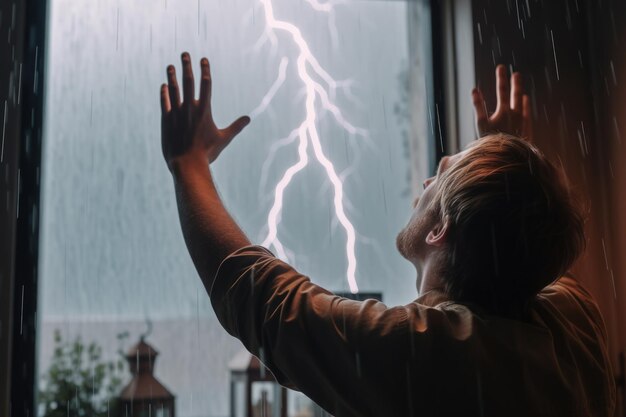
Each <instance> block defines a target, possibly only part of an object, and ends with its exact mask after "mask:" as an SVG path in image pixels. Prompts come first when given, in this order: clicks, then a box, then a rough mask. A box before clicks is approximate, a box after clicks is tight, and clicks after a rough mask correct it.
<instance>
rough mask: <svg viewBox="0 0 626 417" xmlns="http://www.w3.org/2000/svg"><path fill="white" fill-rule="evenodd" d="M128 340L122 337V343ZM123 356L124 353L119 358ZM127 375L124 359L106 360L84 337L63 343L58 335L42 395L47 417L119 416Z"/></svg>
mask: <svg viewBox="0 0 626 417" xmlns="http://www.w3.org/2000/svg"><path fill="white" fill-rule="evenodd" d="M127 336H128V334H127V333H122V334H120V335H118V340H119V341H120V343H121V342H122V341H123V339H125V338H126V337H127ZM119 353H121V349H120V350H119V351H118V354H119ZM123 371H124V361H123V360H122V355H119V358H118V359H117V360H116V361H110V362H105V361H104V360H102V348H101V347H100V346H98V345H97V344H96V343H93V342H92V343H90V344H89V345H86V344H84V343H83V342H82V340H81V339H80V337H76V339H74V340H73V341H67V340H63V339H62V338H61V333H60V332H59V330H55V332H54V353H53V356H52V361H51V363H50V367H49V368H48V370H47V372H46V374H45V375H44V376H43V382H44V384H43V388H42V389H41V390H40V391H39V398H38V401H39V410H40V415H41V416H43V417H67V416H89V417H91V416H109V415H111V416H112V415H115V413H114V410H115V408H116V398H117V395H118V394H119V389H120V385H121V383H122V380H121V379H120V376H119V375H122V373H123Z"/></svg>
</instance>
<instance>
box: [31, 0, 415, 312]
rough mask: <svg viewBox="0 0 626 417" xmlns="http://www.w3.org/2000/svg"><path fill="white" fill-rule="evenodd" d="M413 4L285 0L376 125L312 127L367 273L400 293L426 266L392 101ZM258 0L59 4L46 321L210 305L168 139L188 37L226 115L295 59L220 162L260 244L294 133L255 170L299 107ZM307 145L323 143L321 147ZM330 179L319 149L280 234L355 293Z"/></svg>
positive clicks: (289, 195) (52, 51)
mask: <svg viewBox="0 0 626 417" xmlns="http://www.w3.org/2000/svg"><path fill="white" fill-rule="evenodd" d="M405 10H406V4H405V3H404V2H375V1H358V2H357V1H353V2H349V3H346V4H340V5H337V6H336V18H335V22H336V28H337V32H336V33H337V37H336V40H337V42H336V47H334V41H333V35H332V31H331V30H329V14H327V13H324V12H317V11H314V10H313V9H312V8H311V6H310V5H309V4H308V3H307V2H305V1H304V0H303V1H298V0H274V12H275V15H276V18H278V19H282V20H288V21H291V22H293V23H294V24H297V25H298V26H299V27H300V28H301V30H302V34H303V36H304V38H305V39H306V40H307V42H309V46H310V48H311V51H312V52H313V54H315V56H316V57H317V58H318V60H319V62H320V64H321V65H322V66H323V67H324V68H325V69H326V70H327V71H328V72H329V74H331V75H332V76H333V77H334V78H335V79H337V80H346V79H350V80H352V81H353V87H352V89H351V94H352V96H353V97H352V98H351V97H350V96H349V95H348V94H344V92H343V91H341V90H339V91H338V92H337V98H336V103H337V105H338V106H339V107H340V108H341V110H342V112H343V114H344V115H345V117H346V118H347V119H348V120H349V121H350V122H351V123H352V124H353V125H355V126H359V127H362V128H364V129H367V131H368V132H369V136H368V139H364V138H362V137H358V136H351V135H348V134H346V133H345V132H344V131H343V130H342V129H341V128H340V127H339V126H338V125H337V123H336V122H335V121H334V119H333V118H332V117H331V116H330V114H329V113H323V112H321V109H319V108H318V110H320V115H321V116H320V119H319V124H318V129H319V132H320V135H321V142H322V145H323V147H324V149H325V151H326V154H327V156H328V157H329V159H330V160H331V161H333V163H334V164H335V166H336V168H337V171H338V172H344V173H345V172H348V171H346V170H348V168H350V171H349V172H351V173H350V175H348V176H347V177H346V178H345V181H344V186H345V194H346V197H347V200H346V207H347V210H346V211H347V215H348V218H349V219H350V220H351V221H352V222H353V223H354V226H355V228H356V230H357V232H358V234H359V237H358V238H357V245H356V256H357V261H358V265H357V274H356V275H357V280H358V284H359V286H360V289H361V290H362V291H382V292H383V293H384V299H385V301H386V302H387V303H389V304H398V303H407V302H410V301H412V300H413V299H414V298H415V296H416V291H415V273H414V271H413V268H412V266H411V265H410V264H409V263H408V262H406V261H404V260H403V259H402V258H401V257H400V256H399V255H398V253H397V251H396V249H395V236H396V234H397V232H398V231H399V230H400V229H401V227H402V226H403V225H404V224H405V222H406V221H407V219H408V217H409V214H410V193H409V192H408V190H409V187H410V186H411V185H410V184H409V180H408V178H407V176H408V170H409V167H408V159H407V158H406V157H405V156H404V145H403V140H404V139H403V136H402V129H403V128H405V127H404V126H401V125H399V124H398V120H397V118H396V116H395V115H394V105H396V104H397V103H399V100H400V97H399V93H400V88H401V85H400V82H399V81H398V76H399V74H400V73H401V72H402V71H403V70H404V69H405V67H406V65H407V50H408V48H407V33H406V14H405ZM264 19H265V17H264V13H263V9H262V7H261V5H260V3H259V2H258V1H256V0H228V1H221V0H210V1H201V2H198V1H197V0H181V1H174V0H161V1H156V2H155V1H154V0H133V1H114V0H98V1H90V2H84V1H72V0H53V1H52V2H51V5H50V25H49V30H50V35H49V41H48V42H49V43H48V56H47V61H46V65H47V80H46V85H47V91H46V123H45V136H44V167H43V176H42V180H43V196H42V198H43V204H44V205H43V207H44V208H43V213H42V215H43V217H42V229H41V239H42V246H41V261H40V262H41V265H40V271H41V298H40V303H41V306H40V311H41V313H42V315H43V317H42V319H43V320H46V319H47V318H52V317H55V318H57V319H58V318H61V319H62V318H63V317H76V316H79V317H93V316H98V317H100V316H106V317H113V318H133V317H134V318H140V317H144V316H146V315H147V316H150V317H152V318H155V319H158V318H165V317H195V316H196V314H201V315H203V316H212V315H213V313H212V312H211V311H210V305H209V302H208V300H207V297H206V295H205V293H204V289H203V288H202V286H201V283H200V280H199V279H198V278H197V275H196V272H195V269H194V268H193V265H192V263H191V260H190V257H189V255H188V253H187V251H186V248H185V245H184V241H183V238H182V234H181V231H180V226H179V224H178V216H177V212H176V205H175V198H174V192H173V184H172V180H171V178H170V174H169V172H168V170H167V168H166V166H165V164H164V162H163V159H162V155H161V149H160V120H159V118H160V114H159V112H160V110H159V100H158V91H159V85H160V84H161V83H162V82H164V81H165V67H166V65H167V64H169V63H176V64H177V65H178V63H179V55H180V52H182V51H183V50H187V51H189V52H190V53H191V56H192V59H193V60H194V61H195V62H198V61H199V59H200V58H201V57H202V56H207V57H208V58H209V59H210V60H211V66H212V75H213V80H214V85H213V109H214V115H215V118H216V121H217V122H218V124H221V125H222V126H224V125H226V124H227V123H230V122H231V121H233V120H234V119H235V118H236V117H238V116H240V115H242V114H246V113H249V112H251V111H252V110H253V109H254V108H256V107H257V105H258V104H259V103H260V102H261V99H262V97H263V96H264V94H265V93H266V92H267V91H268V90H269V89H270V87H271V85H272V84H273V83H274V81H275V79H276V77H277V75H278V67H279V63H280V61H281V58H283V57H287V58H288V59H289V60H290V64H289V65H288V67H287V73H286V76H287V79H286V81H285V83H284V85H283V86H282V87H281V89H280V90H278V92H277V94H276V96H275V97H274V100H273V102H272V104H271V105H270V106H269V108H268V110H267V111H266V112H265V113H262V114H260V115H259V116H258V117H256V118H255V119H254V120H253V121H252V123H251V124H250V125H249V126H248V127H247V128H246V129H245V130H244V132H243V133H242V134H241V135H240V136H239V137H237V138H236V140H235V141H234V142H233V144H232V145H231V146H230V147H229V148H228V149H227V150H226V151H225V152H224V153H223V154H222V156H220V159H219V160H218V162H217V163H216V164H215V165H214V166H213V170H214V173H215V178H216V182H217V184H218V188H219V190H220V193H221V195H222V196H223V198H224V201H225V203H226V205H227V207H228V208H229V209H230V210H231V212H232V214H233V215H234V217H235V218H236V219H237V221H238V222H239V224H240V225H241V226H242V228H243V229H244V231H245V232H246V233H247V234H248V236H249V237H250V238H251V239H252V240H253V242H255V243H261V241H262V240H263V237H264V235H265V233H266V232H267V228H266V220H267V215H268V212H269V210H270V207H271V205H272V203H273V189H274V186H275V184H276V182H277V181H278V180H279V179H280V177H281V176H282V174H283V173H284V171H285V169H286V168H287V167H288V166H290V165H292V164H293V163H295V162H296V161H297V149H296V144H295V143H294V144H292V145H291V146H287V147H284V148H282V149H280V150H279V152H278V153H277V154H276V158H275V159H274V160H273V163H272V164H271V165H270V166H269V168H268V169H267V181H266V184H265V187H262V184H261V183H260V182H261V181H260V179H261V172H262V171H263V164H264V162H265V161H266V160H267V158H268V155H269V152H270V149H271V147H272V144H274V143H276V142H277V141H278V140H279V139H280V138H283V137H285V136H287V135H288V134H289V133H290V131H291V130H292V129H294V128H295V127H297V126H298V125H299V124H300V123H301V121H302V119H303V117H304V101H303V89H302V84H301V82H300V81H299V79H298V78H297V74H296V69H295V54H296V52H297V50H296V48H295V45H294V44H293V42H292V41H291V39H290V38H289V37H287V36H283V35H279V36H278V37H277V38H276V40H277V43H276V48H275V49H272V47H271V44H269V43H266V44H264V45H262V46H261V47H260V48H258V49H256V50H255V49H254V45H255V43H256V42H257V41H258V39H259V38H260V37H261V35H262V34H263V31H264V26H265V20H264ZM309 156H310V157H311V158H312V156H313V154H312V152H309ZM331 203H332V189H331V187H330V183H329V181H328V179H327V178H326V177H325V174H324V171H323V170H322V169H321V167H320V165H319V164H316V163H315V162H314V161H313V160H312V161H311V163H310V164H309V166H308V167H307V168H306V169H305V170H304V171H302V172H301V173H300V174H299V175H298V176H296V177H295V178H294V180H293V183H292V186H291V188H288V189H287V190H286V192H285V203H284V210H283V215H282V222H281V224H280V227H279V236H280V239H281V241H282V243H283V244H284V245H285V246H286V247H287V248H288V249H289V250H290V251H291V252H293V253H294V258H293V259H292V263H293V265H294V266H295V267H296V268H297V269H299V270H300V271H301V272H302V273H304V274H307V275H309V276H310V277H311V278H312V279H313V281H314V282H317V283H319V284H321V285H323V286H325V287H326V288H328V289H330V290H334V291H337V290H340V291H345V290H347V288H348V287H347V281H346V272H345V271H346V258H345V242H346V237H345V233H344V231H343V229H342V228H341V227H340V226H339V225H338V223H337V221H336V217H335V216H334V214H333V210H332V207H331Z"/></svg>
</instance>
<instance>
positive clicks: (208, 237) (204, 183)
mask: <svg viewBox="0 0 626 417" xmlns="http://www.w3.org/2000/svg"><path fill="white" fill-rule="evenodd" d="M172 174H173V177H174V186H175V188H176V201H177V204H178V215H179V218H180V224H181V227H182V230H183V236H184V238H185V243H186V244H187V249H188V250H189V254H190V255H191V259H192V260H193V263H194V265H195V266H196V270H197V271H198V274H199V275H200V278H201V279H202V282H203V283H204V286H205V288H206V290H207V291H210V290H211V286H212V285H213V279H214V278H215V274H216V272H217V269H218V268H219V266H220V263H221V262H222V261H223V260H224V259H225V258H226V257H227V256H228V255H230V254H231V253H232V252H234V251H235V250H237V249H240V248H242V247H245V246H248V245H250V241H249V240H248V238H247V237H246V235H245V234H244V233H243V231H242V230H241V229H240V228H239V226H237V223H235V221H234V220H233V218H232V217H231V216H230V214H229V213H228V211H227V210H226V208H225V207H224V205H223V203H222V201H221V199H220V197H219V194H218V192H217V189H216V187H215V184H214V183H213V178H212V175H211V171H210V169H209V167H208V164H207V163H205V162H204V161H201V160H187V161H181V162H180V163H178V164H176V165H175V166H173V167H172Z"/></svg>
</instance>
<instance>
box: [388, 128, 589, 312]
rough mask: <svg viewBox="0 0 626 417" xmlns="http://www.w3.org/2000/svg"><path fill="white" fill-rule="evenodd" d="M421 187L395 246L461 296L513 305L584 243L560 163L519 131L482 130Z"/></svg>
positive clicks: (490, 306) (510, 308) (496, 307)
mask: <svg viewBox="0 0 626 417" xmlns="http://www.w3.org/2000/svg"><path fill="white" fill-rule="evenodd" d="M425 186H426V190H425V191H424V193H423V195H422V197H421V198H420V199H419V201H418V202H417V204H416V206H415V211H414V214H413V217H412V218H411V220H410V221H409V224H408V225H407V227H406V228H405V229H404V230H403V231H402V232H401V233H400V234H399V236H398V249H399V250H400V252H401V253H402V254H403V256H405V257H406V258H407V259H409V260H411V261H412V262H413V263H414V264H415V265H416V266H417V267H418V268H419V269H422V268H424V267H428V268H430V269H431V272H432V270H436V273H435V274H436V275H437V277H438V278H437V281H438V282H437V284H436V285H435V286H436V287H439V288H440V289H441V290H443V291H445V292H446V293H447V294H448V295H449V296H450V297H451V298H452V299H453V300H456V301H458V302H468V303H474V304H477V305H479V306H481V307H483V308H484V309H485V310H487V311H488V312H491V313H499V314H509V313H512V312H516V311H520V309H521V308H522V307H523V306H524V304H525V303H526V302H527V301H528V300H529V299H530V298H531V297H532V296H534V295H535V294H536V293H537V292H539V291H540V290H541V289H542V288H543V287H545V286H546V285H548V284H550V283H551V282H552V281H554V280H555V279H557V278H558V277H559V276H560V275H561V274H563V273H564V272H565V271H566V270H567V269H568V268H569V267H570V266H571V264H572V263H573V262H574V261H575V259H576V258H577V257H578V255H579V254H580V253H581V252H582V250H583V248H584V245H585V239H584V234H583V219H582V216H581V214H580V213H579V211H577V209H576V208H575V206H574V205H573V204H572V200H571V198H570V195H569V192H568V189H567V187H566V186H565V184H564V182H563V179H562V177H561V175H560V173H559V171H557V170H556V169H555V168H554V166H553V165H552V164H551V163H550V162H549V161H548V160H547V159H546V158H545V156H544V155H543V154H542V153H541V152H540V151H538V150H537V149H536V148H535V147H534V146H532V145H531V144H529V143H527V142H526V141H524V140H522V139H519V138H517V137H513V136H508V135H504V134H497V135H491V136H487V137H484V138H482V139H480V140H479V141H476V142H475V143H473V144H472V145H471V146H470V147H469V148H468V149H466V150H465V151H463V152H461V153H459V154H456V155H453V156H450V157H446V158H444V159H442V161H441V163H440V166H439V169H438V171H437V175H436V176H435V177H433V178H429V179H428V180H427V181H426V183H425ZM430 285H431V286H433V284H432V283H431V284H430ZM422 288H423V287H422Z"/></svg>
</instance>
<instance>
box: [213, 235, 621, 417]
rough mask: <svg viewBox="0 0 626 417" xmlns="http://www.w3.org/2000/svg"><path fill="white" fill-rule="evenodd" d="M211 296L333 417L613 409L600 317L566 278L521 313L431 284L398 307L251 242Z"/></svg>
mask: <svg viewBox="0 0 626 417" xmlns="http://www.w3.org/2000/svg"><path fill="white" fill-rule="evenodd" d="M210 297H211V302H212V304H213V308H214V309H215V312H216V314H217V317H218V319H219V321H220V323H221V324H222V325H223V326H224V328H225V329H226V330H227V331H228V332H229V333H230V334H231V335H233V336H235V337H237V338H238V339H239V340H241V341H242V342H243V344H244V345H245V347H246V348H247V349H248V350H249V351H250V352H251V353H253V354H254V355H256V356H258V357H259V358H260V359H261V361H262V362H263V363H264V364H265V365H266V366H267V367H268V368H269V369H270V370H271V372H272V373H273V374H274V376H275V377H276V379H277V380H278V382H280V383H281V384H282V385H285V386H288V387H290V388H295V389H298V390H300V391H302V392H303V393H304V394H306V395H307V396H309V397H310V398H311V399H312V400H314V401H315V402H316V403H318V404H319V405H321V406H322V407H323V408H325V409H326V410H327V411H328V412H330V413H332V414H333V415H335V416H336V417H344V416H464V417H468V416H507V417H511V416H524V417H528V416H564V417H565V416H567V417H576V416H581V417H582V416H585V417H589V416H606V417H609V416H612V415H613V410H614V407H615V385H614V380H613V376H612V372H611V367H610V362H609V360H608V354H607V347H606V343H607V342H606V331H605V328H604V324H603V322H602V318H601V316H600V313H599V311H598V308H597V306H596V304H595V302H594V301H593V299H592V298H591V296H590V295H589V293H588V292H587V291H585V290H584V289H583V288H582V287H581V286H580V285H579V284H578V283H577V282H576V281H575V280H573V279H571V278H567V277H564V278H561V279H560V280H558V281H557V282H556V283H554V284H553V285H550V286H548V287H546V288H545V289H544V290H543V291H542V292H541V293H540V294H539V295H537V297H536V299H535V300H534V302H533V305H532V309H531V319H530V320H529V322H522V321H515V320H509V319H504V318H499V317H493V316H486V315H479V314H476V313H474V312H472V311H471V310H470V309H469V308H468V307H467V306H464V305H460V304H456V303H454V302H451V301H446V300H445V297H444V296H443V295H442V294H440V293H434V292H431V293H427V294H425V295H423V296H422V297H420V298H418V299H417V300H416V301H415V302H413V303H410V304H407V305H405V306H398V307H387V306H386V305H385V304H383V303H381V302H378V301H375V300H366V301H362V302H359V301H353V300H349V299H345V298H341V297H339V296H336V295H334V294H332V293H330V292H329V291H326V290H325V289H323V288H321V287H319V286H317V285H315V284H313V283H311V281H310V280H309V278H307V277H306V276H304V275H301V274H299V273H298V272H297V271H296V270H294V269H293V268H292V267H291V266H289V265H288V264H286V263H285V262H282V261H281V260H279V259H277V258H275V257H274V256H273V255H272V254H271V252H269V251H268V250H267V249H264V248H262V247H259V246H249V247H246V248H242V249H240V250H238V251H236V252H235V253H233V254H232V255H230V256H229V257H228V258H227V259H225V260H224V262H223V263H222V265H221V266H220V269H219V271H218V273H217V276H216V279H215V282H214V284H213V287H212V288H211V291H210Z"/></svg>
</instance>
